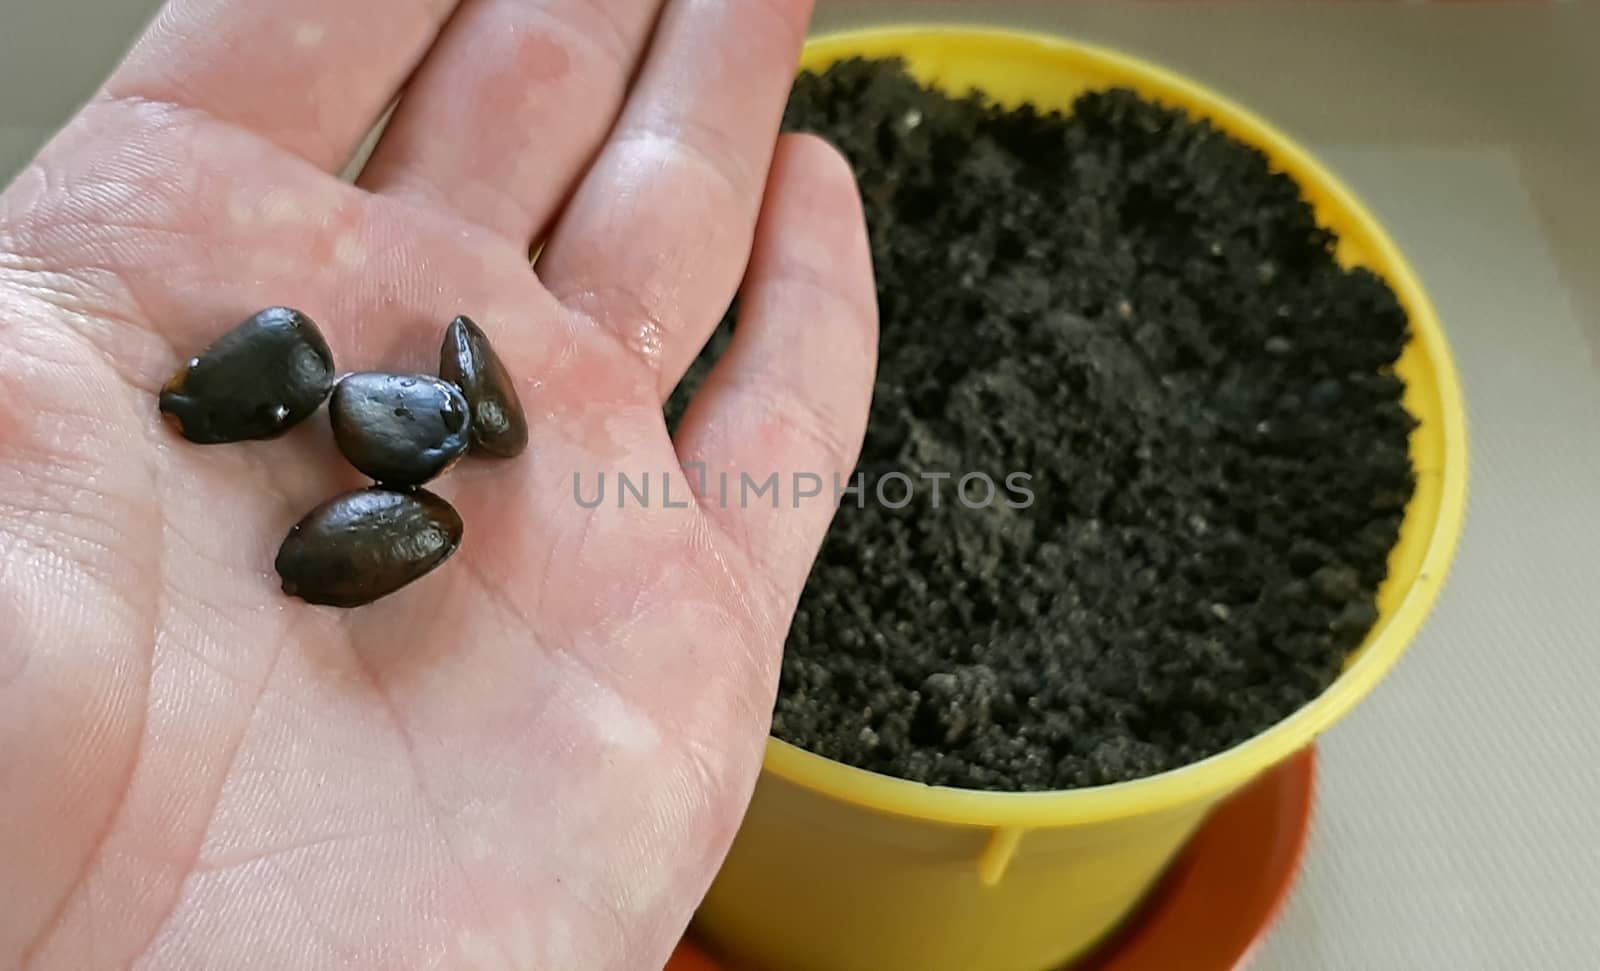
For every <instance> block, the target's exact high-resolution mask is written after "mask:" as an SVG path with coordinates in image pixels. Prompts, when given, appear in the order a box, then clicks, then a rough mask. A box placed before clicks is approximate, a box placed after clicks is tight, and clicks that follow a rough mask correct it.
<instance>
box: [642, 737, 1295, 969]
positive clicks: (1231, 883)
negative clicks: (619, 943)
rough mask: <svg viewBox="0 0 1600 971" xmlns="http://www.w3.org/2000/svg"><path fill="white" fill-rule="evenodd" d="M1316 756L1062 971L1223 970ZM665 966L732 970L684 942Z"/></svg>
mask: <svg viewBox="0 0 1600 971" xmlns="http://www.w3.org/2000/svg"><path fill="white" fill-rule="evenodd" d="M1315 788H1316V755H1315V750H1314V749H1306V750H1305V751H1304V752H1301V753H1300V754H1299V755H1297V756H1295V757H1294V758H1292V759H1290V760H1288V761H1287V762H1285V763H1283V764H1282V765H1280V766H1278V767H1277V768H1276V769H1274V770H1272V771H1271V772H1269V773H1267V774H1266V775H1264V776H1262V777H1261V778H1260V779H1258V780H1256V781H1255V782H1253V783H1251V784H1250V785H1249V786H1247V787H1246V788H1245V789H1244V790H1242V791H1241V792H1240V793H1239V794H1238V795H1236V796H1234V797H1233V798H1232V799H1230V800H1228V801H1227V802H1226V803H1224V804H1223V805H1222V806H1221V807H1219V808H1218V809H1217V811H1216V813H1215V814H1214V815H1213V816H1212V817H1211V819H1210V820H1209V821H1207V822H1206V824H1205V825H1204V826H1203V827H1201V829H1200V832H1198V833H1196V834H1195V837H1194V839H1193V840H1191V841H1190V843H1189V845H1188V846H1187V847H1186V848H1185V849H1184V851H1183V853H1182V854H1181V855H1180V856H1179V857H1178V859H1177V860H1176V861H1174V863H1173V864H1172V868H1171V869H1170V870H1168V871H1167V874H1166V876H1165V877H1163V878H1162V880H1161V883H1160V884H1159V885H1158V886H1157V887H1156V889H1155V890H1154V891H1152V892H1151V894H1150V897H1149V899H1147V900H1146V901H1145V902H1144V904H1143V905H1142V906H1141V907H1140V909H1139V911H1138V912H1137V913H1136V914H1135V915H1134V916H1133V917H1132V918H1131V919H1130V920H1129V922H1128V924H1127V925H1126V926H1124V927H1123V929H1122V930H1120V931H1118V932H1117V934H1116V935H1114V936H1113V937H1112V938H1111V939H1110V940H1109V941H1107V942H1106V943H1105V945H1103V946H1102V947H1101V948H1100V949H1099V950H1098V951H1096V952H1095V953H1094V954H1091V955H1089V956H1088V957H1085V958H1084V959H1083V960H1081V961H1078V962H1076V963H1074V964H1073V965H1072V968H1071V971H1171V969H1174V968H1185V969H1194V971H1212V969H1215V971H1228V969H1232V968H1237V967H1238V966H1239V965H1240V964H1241V963H1242V962H1243V961H1244V960H1245V958H1247V957H1248V956H1249V953H1250V951H1251V950H1252V949H1253V948H1254V947H1255V945H1256V942H1257V941H1259V940H1260V939H1261V937H1262V935H1263V934H1265V933H1266V931H1267V929H1268V928H1270V927H1271V926H1272V922H1273V919H1274V918H1275V917H1276V916H1277V914H1278V910H1279V908H1280V907H1281V906H1282V904H1283V900H1284V898H1285V897H1287V896H1288V893H1289V888H1290V886H1292V885H1293V883H1294V875H1295V871H1296V870H1297V869H1298V867H1299V864H1300V854H1301V852H1302V851H1303V850H1304V849H1305V842H1306V833H1307V831H1308V830H1309V829H1310V826H1311V807H1312V802H1313V799H1314V795H1315ZM666 971H733V969H731V968H725V967H723V966H722V965H721V964H719V963H717V961H716V960H714V959H713V958H712V957H710V956H709V955H707V954H706V953H705V952H704V951H702V950H700V949H699V948H698V947H696V946H695V945H694V943H693V942H692V941H689V940H685V941H684V942H683V943H682V944H681V945H679V947H678V950H677V952H676V953H675V954H673V956H672V959H671V960H670V961H668V962H667V967H666Z"/></svg>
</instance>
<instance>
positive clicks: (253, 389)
mask: <svg viewBox="0 0 1600 971" xmlns="http://www.w3.org/2000/svg"><path fill="white" fill-rule="evenodd" d="M332 387H333V353H332V352H331V351H329V350H328V342H327V341H326V340H324V339H323V337H322V332H321V331H319V330H317V325H316V324H314V323H312V321H311V318H309V317H307V316H306V315H305V314H303V313H301V312H300V311H298V310H291V309H289V308H288V307H270V308H268V309H266V310H263V311H261V312H260V313H258V314H256V315H255V316H253V317H251V318H250V319H249V320H246V321H245V322H243V323H241V324H239V325H238V326H237V327H235V328H233V329H232V330H230V331H228V332H227V333H226V334H223V335H222V336H221V337H219V338H218V339H217V340H216V341H215V342H214V343H212V345H211V346H210V347H207V348H206V349H205V350H204V351H203V352H201V354H200V356H199V357H195V358H191V359H190V360H189V362H188V363H187V364H185V365H184V366H183V368H181V369H180V370H179V371H178V373H176V374H174V375H173V376H172V378H171V379H170V380H169V381H167V383H166V384H165V385H164V386H162V388H161V412H162V414H163V415H165V416H167V417H168V418H169V419H171V420H172V421H174V422H175V423H176V424H177V427H178V430H179V432H180V433H181V434H182V435H183V437H184V438H187V439H188V440H189V441H191V442H198V443H200V444H203V445H214V444H218V443H221V442H242V441H249V440H252V439H262V438H276V437H277V436H279V435H281V434H283V433H284V432H285V431H288V430H289V429H290V428H291V427H293V426H294V425H295V424H297V423H299V422H301V421H304V420H305V419H306V418H307V417H308V416H310V415H311V413H312V412H314V411H316V410H317V406H318V405H320V404H322V399H324V398H326V397H327V396H328V391H329V389H331V388H332Z"/></svg>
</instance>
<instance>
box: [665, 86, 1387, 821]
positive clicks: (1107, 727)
mask: <svg viewBox="0 0 1600 971" xmlns="http://www.w3.org/2000/svg"><path fill="white" fill-rule="evenodd" d="M786 127H787V128H789V129H803V130H810V131H816V132H820V133H822V134H824V135H825V136H827V137H828V138H830V139H831V140H832V141H833V142H834V143H835V144H837V145H838V146H839V147H840V148H841V149H842V150H843V151H844V152H845V154H846V155H847V156H848V157H849V158H850V159H851V161H852V163H853V164H854V166H855V169H856V172H857V174H858V176H859V178H860V181H861V189H862V195H863V197H864V199H865V201H866V207H867V219H868V222H869V225H870V228H871V234H872V243H873V257H874V260H875V263H876V269H877V277H878V296H879V300H880V303H881V308H882V346H881V363H880V366H879V372H878V380H877V389H876V394H875V398H874V400H873V406H872V418H871V423H870V427H869V428H868V431H867V440H866V446H865V449H864V451H863V454H862V458H861V462H860V465H859V470H860V471H862V472H864V473H865V474H866V477H867V478H866V484H867V489H866V492H867V502H866V504H865V508H857V507H856V505H855V504H854V502H853V500H850V499H848V498H847V499H846V501H845V503H844V505H843V506H842V507H841V509H840V510H839V514H838V518H837V520H836V521H835V523H834V526H833V529H832V531H831V533H830V534H829V538H828V540H827V542H826V544H825V546H824V548H823V551H822V554H821V557H820V559H819V561H818V563H817V565H816V568H815V569H814V571H813V573H812V575H811V579H810V582H809V585H808V586H807V588H806V591H805V595H804V597H803V598H802V601H801V604H800V608H799V612H798V614H797V616H796V617H795V621H794V627H793V630H792V632H791V634H790V636H789V641H788V646H787V652H786V655H785V659H784V664H783V681H782V687H781V690H780V693H779V698H778V703H777V708H776V711H775V715H774V720H773V730H774V732H775V733H776V734H777V735H779V736H780V737H782V738H785V739H788V740H789V741H791V742H795V743H797V744H799V745H801V746H804V747H805V748H807V749H809V750H811V751H813V752H817V753H820V754H822V755H824V756H827V757H829V758H834V759H838V760H841V761H844V762H848V763H851V764H853V765H858V766H862V767H864V768H868V769H872V770H875V771H878V772H883V773H887V774H890V775H896V776H901V777H903V778H907V779H914V780H918V781H922V782H928V783H934V784H940V785H950V786H961V787H968V788H979V789H1006V790H1015V789H1063V788H1072V787H1078V786H1089V785H1098V784H1102V783H1110V782H1118V781H1123V780H1129V779H1134V778H1138V777H1141V776H1146V775H1150V774H1153V773H1156V772H1161V771H1163V770H1167V769H1171V768H1175V767H1177V766H1181V765H1183V764H1185V763H1188V762H1192V761H1195V760H1197V759H1201V758H1204V757H1206V756H1208V755H1212V754H1214V753H1216V752H1219V751H1221V750H1223V749H1226V748H1228V747H1230V746H1232V745H1234V744H1235V743H1237V742H1239V741H1241V740H1243V739H1245V738H1248V737H1249V736H1251V735H1254V734H1256V733H1258V732H1260V731H1262V730H1263V729H1265V728H1267V727H1269V726H1271V725H1272V724H1273V723H1275V722H1277V721H1279V720H1280V719H1282V718H1283V717H1285V716H1286V715H1288V714H1290V713H1291V712H1293V711H1294V710H1295V709H1297V708H1299V707H1300V706H1301V705H1304V704H1305V703H1306V702H1307V701H1309V700H1310V699H1312V698H1313V697H1314V696H1316V695H1317V694H1318V693H1320V692H1321V691H1322V690H1323V689H1324V688H1326V687H1327V686H1328V684H1329V683H1330V682H1331V681H1332V680H1333V679H1334V677H1335V676H1336V674H1337V673H1338V671H1339V668H1340V664H1341V662H1342V661H1343V659H1344V658H1345V657H1346V655H1347V654H1348V652H1349V651H1350V650H1351V648H1352V647H1354V646H1355V645H1357V644H1358V643H1359V642H1360V641H1361V639H1362V637H1363V636H1364V634H1365V632H1366V631H1367V630H1368V628H1369V627H1370V626H1371V624H1372V622H1373V620H1374V618H1375V617H1376V610H1375V608H1374V592H1375V590H1376V589H1377V587H1378V585H1379V583H1380V582H1381V581H1382V580H1383V578H1384V575H1385V560H1386V558H1387V555H1388V552H1389V549H1390V548H1391V546H1392V545H1393V544H1394V542H1395V539H1396V535H1397V532H1398V527H1399V524H1400V520H1401V515H1402V510H1403V508H1404V506H1405V504H1406V502H1407V500H1408V499H1409V497H1410V496H1411V492H1412V484H1413V480H1412V470H1411V466H1410V461H1409V458H1408V455H1407V448H1406V445H1407V436H1408V433H1409V431H1410V429H1411V428H1412V425H1413V423H1412V420H1411V419H1410V417H1409V416H1408V415H1407V413H1406V412H1405V411H1404V410H1403V409H1402V408H1401V406H1400V397H1401V392H1402V390H1403V386H1402V383H1401V381H1400V380H1399V379H1398V378H1397V377H1395V376H1394V375H1393V374H1392V373H1391V372H1390V370H1389V369H1390V366H1391V365H1392V363H1393V362H1394V360H1395V359H1396V357H1397V356H1398V355H1399V352H1400V349H1401V346H1402V344H1403V343H1404V342H1405V339H1406V335H1407V322H1406V317H1405V314H1404V312H1403V311H1402V309H1401V308H1400V306H1399V305H1398V303H1397V302H1396V299H1395V297H1394V295H1393V293H1392V292H1391V291H1390V290H1389V289H1388V287H1387V286H1386V285H1385V284H1384V283H1383V282H1382V281H1381V280H1380V279H1378V278H1377V277H1376V276H1374V275H1372V274H1370V273H1368V272H1366V271H1363V270H1354V271H1347V270H1343V269H1341V268H1340V267H1339V266H1338V264H1337V263H1336V262H1335V261H1334V259H1333V257H1332V244H1333V240H1332V238H1331V237H1330V235H1329V234H1328V233H1327V232H1325V231H1323V230H1322V229H1320V228H1318V226H1317V225H1316V223H1315V221H1314V220H1313V217H1312V213H1311V211H1310V209H1309V207H1308V206H1307V205H1306V204H1305V202H1304V201H1303V200H1302V198H1301V196H1300V193H1299V191H1298V189H1297V187H1296V185H1295V184H1294V183H1293V181H1292V180H1290V179H1289V178H1288V177H1286V176H1284V175H1281V174H1277V173H1275V172H1273V171H1271V170H1270V169H1269V167H1268V164H1267V161H1266V159H1265V157H1264V156H1263V155H1261V154H1260V153H1258V152H1257V151H1255V150H1254V149H1251V148H1248V147H1246V146H1245V145H1243V144H1241V143H1239V142H1236V141H1233V140H1232V139H1230V138H1228V137H1227V136H1225V135H1223V134H1221V133H1220V132H1218V131H1217V130H1215V129H1214V128H1212V127H1211V126H1210V125H1209V124H1206V123H1202V122H1196V121H1194V120H1191V119H1190V118H1189V117H1188V116H1186V115H1184V114H1182V113H1179V112H1175V111H1171V110H1168V109H1166V108H1163V107H1160V106H1157V105H1155V104H1151V103H1149V102H1146V101H1143V100H1141V99H1139V98H1138V97H1136V96H1135V95H1134V94H1132V93H1131V92H1127V91H1121V90H1112V91H1105V92H1098V93H1090V94H1086V95H1084V96H1083V97H1081V98H1080V99H1079V100H1078V101H1077V103H1076V105H1075V106H1074V108H1073V110H1072V112H1071V113H1070V114H1069V115H1061V114H1054V113H1052V114H1040V113H1037V112H1035V111H1033V110H1031V109H1023V110H1019V111H1014V112H1006V111H1002V110H999V109H997V108H995V107H993V106H991V105H989V104H987V103H985V102H984V101H983V100H981V99H980V98H978V97H971V98H967V99H963V100H952V99H949V98H946V97H944V96H942V95H939V94H935V93H932V92H929V91H926V90H922V89H920V88H918V87H917V86H916V85H915V84H914V83H913V82H912V81H911V80H910V79H909V78H908V77H907V76H906V75H904V74H903V73H902V72H901V71H900V70H899V68H898V66H897V65H894V64H893V63H889V62H877V63H868V62H861V61H855V62H848V63H844V64H841V65H838V66H836V67H834V68H833V69H831V70H830V71H828V72H827V73H826V74H823V75H821V76H816V75H809V74H808V75H804V76H802V77H801V78H800V79H799V81H798V83H797V85H796V87H795V90H794V94H793V97H792V100H791V104H790V109H789V113H788V117H787V120H786ZM727 329H728V325H727V324H725V325H724V327H723V328H722V329H721V330H720V331H719V333H718V336H717V337H716V338H715V339H714V340H713V342H712V345H711V346H710V348H708V350H707V353H706V354H704V355H702V358H701V360H700V361H699V362H697V364H696V367H695V369H694V370H693V371H692V372H691V375H690V377H689V379H687V380H686V382H685V385H684V387H683V388H680V390H679V394H678V395H677V396H676V397H675V399H674V401H673V402H672V403H671V404H670V405H669V409H668V411H669V417H674V418H675V416H676V415H677V414H678V412H679V411H680V410H681V407H682V404H683V401H684V400H685V398H686V396H687V395H688V394H689V393H691V392H692V389H693V388H694V386H695V385H696V384H697V383H698V381H699V380H700V379H701V378H702V377H703V375H704V372H705V369H706V368H707V367H708V366H709V364H710V362H711V360H712V359H713V358H714V357H715V355H716V353H718V351H719V349H720V348H721V347H722V346H723V345H724V344H725V342H726V337H727ZM891 472H903V473H905V474H907V475H909V476H910V477H911V478H912V480H913V481H914V482H915V483H916V484H917V499H916V501H913V502H912V503H911V504H910V505H908V506H906V507H905V508H903V509H899V510H894V509H889V508H885V507H884V506H882V505H880V504H879V503H877V502H876V501H874V500H873V498H872V496H873V488H874V484H875V482H876V481H877V480H878V479H879V478H880V477H882V476H884V475H886V474H888V473H891ZM970 472H982V473H985V474H987V475H988V476H990V477H991V478H992V479H993V480H994V481H995V482H996V483H997V484H1000V485H1001V491H1000V499H999V500H997V501H995V502H994V503H992V504H991V505H989V506H988V507H987V508H982V509H971V508H968V507H967V506H966V505H963V504H962V503H960V502H958V501H953V499H952V489H953V486H954V484H955V480H956V479H959V478H960V477H961V476H962V475H964V474H966V473H970ZM1012 472H1025V473H1027V474H1029V475H1031V480H1029V481H1028V482H1027V484H1026V487H1027V488H1028V489H1030V490H1031V491H1032V493H1033V496H1034V500H1033V502H1032V504H1031V505H1028V506H1027V507H1026V508H1014V503H1015V502H1017V501H1020V499H1021V496H1020V493H1016V492H1010V491H1007V490H1006V489H1005V487H1004V484H1003V483H1004V479H1005V476H1006V475H1007V474H1009V473H1012ZM923 473H951V474H952V476H953V479H952V480H950V481H947V482H945V483H943V485H944V490H943V491H944V494H943V496H942V500H943V501H942V502H941V504H940V507H939V508H938V509H934V508H931V481H929V480H925V479H923V478H921V476H922V474H923ZM902 491H903V487H901V486H897V487H895V488H893V489H891V490H890V495H891V497H892V498H898V497H899V495H900V493H901V492H902ZM978 498H981V497H978ZM1007 499H1010V500H1013V503H1008V502H1007V501H1005V500H1007Z"/></svg>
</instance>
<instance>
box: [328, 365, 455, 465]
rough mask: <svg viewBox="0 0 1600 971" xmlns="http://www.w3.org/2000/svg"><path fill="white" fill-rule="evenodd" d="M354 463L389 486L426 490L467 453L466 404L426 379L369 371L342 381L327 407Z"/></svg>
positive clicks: (444, 386) (451, 388)
mask: <svg viewBox="0 0 1600 971" xmlns="http://www.w3.org/2000/svg"><path fill="white" fill-rule="evenodd" d="M328 417H329V419H330V420H331V421H332V423H333V437H334V438H335V439H336V440H337V441H338V443H339V451H341V452H343V453H344V457H345V458H347V459H349V460H350V464H351V465H354V466H355V467H356V468H358V469H360V470H361V471H362V472H365V473H366V474H367V475H370V476H372V477H373V478H374V479H376V480H377V481H379V482H381V483H383V484H385V485H394V486H415V485H421V484H422V483H424V482H427V481H428V480H429V479H432V478H433V477H434V476H436V475H438V474H440V473H441V472H443V471H444V470H446V469H448V468H449V467H450V466H451V465H453V464H454V463H455V461H456V460H457V459H459V458H460V457H461V456H462V454H463V453H465V452H466V450H467V444H468V440H469V439H468V429H469V428H470V426H471V421H470V420H469V419H468V413H467V399H466V398H465V397H464V396H463V395H462V393H461V389H460V388H458V387H456V386H455V385H453V384H451V383H450V382H448V381H442V380H440V379H439V378H435V377H429V376H428V375H425V374H380V373H377V372H372V371H367V372H362V373H360V374H351V375H347V376H346V377H344V378H342V379H341V380H340V381H339V384H338V385H337V386H336V387H335V388H334V389H333V401H331V402H330V403H329V404H328Z"/></svg>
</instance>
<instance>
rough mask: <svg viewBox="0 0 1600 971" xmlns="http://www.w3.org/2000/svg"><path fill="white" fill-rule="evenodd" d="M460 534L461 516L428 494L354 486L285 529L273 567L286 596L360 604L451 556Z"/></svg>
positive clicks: (334, 603)
mask: <svg viewBox="0 0 1600 971" xmlns="http://www.w3.org/2000/svg"><path fill="white" fill-rule="evenodd" d="M461 531H462V527H461V516H460V514H459V513H457V512H456V511H455V509H454V508H453V507H452V506H451V505H450V504H449V503H448V502H445V501H444V500H443V499H441V498H439V497H438V496H436V495H434V494H433V493H431V492H428V491H426V490H423V489H418V490H415V491H412V492H396V491H393V490H390V489H382V488H372V489H359V490H357V491H355V492H347V493H345V494H344V495H341V496H336V497H335V498H333V499H330V500H328V501H327V502H325V503H323V504H322V505H320V506H318V507H317V508H315V509H313V510H311V511H310V512H309V513H307V514H306V515H305V518H304V519H301V520H300V522H298V523H296V524H295V526H294V528H293V529H291V530H289V535H288V536H287V537H285V538H284V541H283V545H282V546H281V547H279V548H278V558H277V562H276V563H275V564H274V565H275V566H276V567H277V570H278V576H280V577H282V578H283V592H284V593H287V594H290V595H291V596H296V597H299V598H300V599H301V600H304V601H306V602H307V603H314V604H326V605H328V606H332V607H359V606H361V605H362V604H368V603H371V602H372V601H374V600H377V599H379V598H380V597H385V596H388V595H389V594H391V593H394V592H395V591H396V590H399V589H400V588H401V587H403V586H405V585H406V584H408V583H411V582H412V581H414V580H417V579H419V578H421V577H422V576H424V575H426V574H427V573H429V572H431V571H432V570H433V569H434V568H436V567H438V566H439V564H441V563H443V562H444V561H445V560H447V559H449V558H450V555H451V554H452V553H454V552H455V551H456V548H457V547H458V546H460V545H461Z"/></svg>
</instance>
